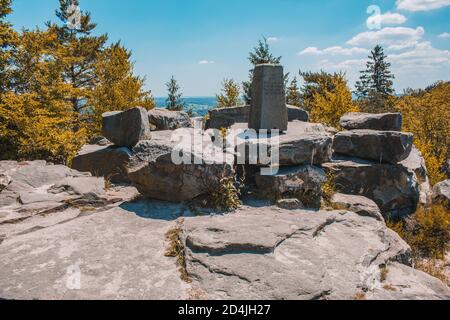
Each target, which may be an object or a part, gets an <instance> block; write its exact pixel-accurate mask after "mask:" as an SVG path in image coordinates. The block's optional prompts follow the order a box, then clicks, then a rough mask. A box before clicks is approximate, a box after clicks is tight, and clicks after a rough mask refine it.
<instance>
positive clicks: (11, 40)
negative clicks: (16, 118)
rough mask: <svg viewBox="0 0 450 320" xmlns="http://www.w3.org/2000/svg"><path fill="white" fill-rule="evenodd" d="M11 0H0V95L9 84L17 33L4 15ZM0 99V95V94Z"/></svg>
mask: <svg viewBox="0 0 450 320" xmlns="http://www.w3.org/2000/svg"><path fill="white" fill-rule="evenodd" d="M11 1H12V0H0V95H1V94H2V93H5V92H6V90H7V89H8V87H9V84H10V76H11V75H10V71H9V68H8V66H9V65H10V63H11V55H12V49H13V46H14V45H15V44H16V43H17V33H16V32H15V31H14V30H13V28H12V25H11V24H10V23H9V22H8V21H6V17H7V16H8V15H9V14H10V13H11V12H12V9H11ZM0 99H1V96H0Z"/></svg>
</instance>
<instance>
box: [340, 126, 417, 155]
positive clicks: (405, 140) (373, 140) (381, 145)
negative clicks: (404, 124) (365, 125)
mask: <svg viewBox="0 0 450 320" xmlns="http://www.w3.org/2000/svg"><path fill="white" fill-rule="evenodd" d="M412 145H413V135H412V134H410V133H401V132H393V131H374V130H354V131H344V132H340V133H338V134H337V135H336V136H335V137H334V143H333V149H334V152H336V153H337V154H342V155H346V156H350V157H358V158H362V159H367V160H372V161H376V162H387V163H398V162H400V161H403V160H405V159H406V158H408V156H409V155H410V153H411V150H412Z"/></svg>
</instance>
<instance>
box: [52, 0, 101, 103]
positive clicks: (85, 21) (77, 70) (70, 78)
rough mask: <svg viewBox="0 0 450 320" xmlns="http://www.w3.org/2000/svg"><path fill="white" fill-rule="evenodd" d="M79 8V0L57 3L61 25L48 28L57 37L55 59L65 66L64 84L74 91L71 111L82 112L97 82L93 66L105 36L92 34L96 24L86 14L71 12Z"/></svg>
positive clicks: (57, 14)
mask: <svg viewBox="0 0 450 320" xmlns="http://www.w3.org/2000/svg"><path fill="white" fill-rule="evenodd" d="M78 5H79V1H78V0H59V10H57V11H56V16H57V17H58V18H59V19H60V21H61V22H62V25H56V24H50V23H48V24H47V25H48V27H49V28H50V29H52V30H55V32H56V33H57V35H58V43H59V44H60V48H59V50H58V52H57V59H58V60H59V61H60V62H61V63H63V65H64V69H63V78H64V81H65V82H66V83H69V84H71V85H72V89H73V90H72V92H71V94H70V98H69V99H70V101H71V103H72V106H73V109H74V110H75V111H77V112H83V111H84V110H86V109H87V108H88V107H89V106H88V105H86V101H87V99H88V98H89V97H90V93H91V92H92V90H93V89H94V87H95V86H96V85H97V83H98V80H99V79H98V77H97V75H96V73H95V65H96V62H97V60H98V57H99V55H100V54H101V52H102V50H103V49H104V46H105V43H106V41H107V40H108V36H107V35H100V36H93V35H92V32H93V31H94V30H95V28H96V27H97V25H96V24H95V23H92V22H91V15H90V13H89V12H85V11H79V12H77V11H76V10H75V9H74V8H78ZM78 10H79V9H78ZM77 20H79V21H77ZM78 22H79V24H78Z"/></svg>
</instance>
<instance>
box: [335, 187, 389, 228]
mask: <svg viewBox="0 0 450 320" xmlns="http://www.w3.org/2000/svg"><path fill="white" fill-rule="evenodd" d="M331 204H332V206H333V208H334V209H337V210H348V211H351V212H354V213H356V214H359V215H361V216H367V217H372V218H375V219H377V220H379V221H384V218H383V216H382V215H381V212H380V208H378V206H377V204H376V203H375V202H373V201H372V200H370V199H368V198H366V197H362V196H355V195H350V194H343V193H336V194H335V195H333V197H332V199H331Z"/></svg>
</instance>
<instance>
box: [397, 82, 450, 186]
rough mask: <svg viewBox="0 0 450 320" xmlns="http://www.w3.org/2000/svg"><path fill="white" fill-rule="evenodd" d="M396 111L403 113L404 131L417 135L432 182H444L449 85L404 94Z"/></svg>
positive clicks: (449, 138)
mask: <svg viewBox="0 0 450 320" xmlns="http://www.w3.org/2000/svg"><path fill="white" fill-rule="evenodd" d="M396 108H397V110H398V111H399V112H401V113H402V114H403V130H404V131H406V132H412V133H413V134H414V143H415V145H416V146H417V148H418V149H419V150H420V151H421V152H422V154H423V156H424V158H425V161H426V163H427V167H428V174H429V177H430V180H431V183H432V184H433V185H434V184H436V183H438V182H440V181H443V180H445V179H446V176H445V174H444V172H443V167H444V164H445V162H446V161H447V159H448V158H449V145H450V84H449V83H439V84H437V85H435V86H434V87H431V88H429V89H427V90H420V91H416V92H412V93H410V94H408V95H405V96H403V97H402V98H400V99H398V101H397V105H396Z"/></svg>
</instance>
